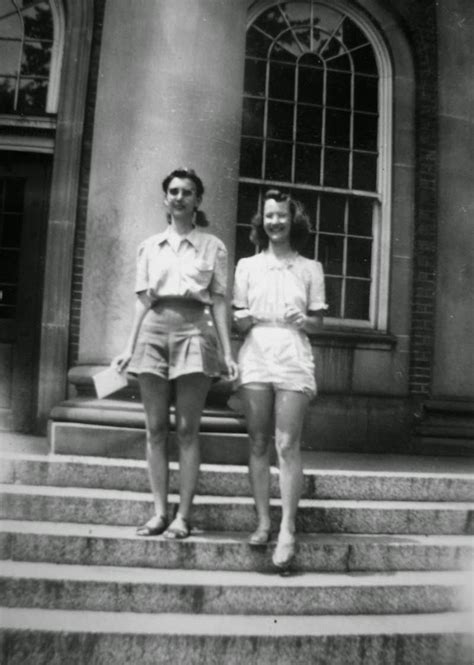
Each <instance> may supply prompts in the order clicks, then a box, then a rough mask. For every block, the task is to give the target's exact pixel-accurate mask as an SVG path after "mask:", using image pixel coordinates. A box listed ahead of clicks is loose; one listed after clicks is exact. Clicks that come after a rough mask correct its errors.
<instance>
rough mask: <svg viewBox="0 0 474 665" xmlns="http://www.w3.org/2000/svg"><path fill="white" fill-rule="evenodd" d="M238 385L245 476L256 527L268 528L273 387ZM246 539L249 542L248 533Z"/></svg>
mask: <svg viewBox="0 0 474 665" xmlns="http://www.w3.org/2000/svg"><path fill="white" fill-rule="evenodd" d="M258 385H259V387H258V388H250V387H248V388H246V387H245V386H243V387H242V388H241V394H242V398H243V403H244V410H245V418H246V421H247V432H248V435H249V446H250V451H249V476H250V485H251V488H252V493H253V497H254V501H255V508H256V511H257V519H258V524H257V531H256V532H255V535H256V534H257V532H258V531H260V530H261V531H262V532H263V533H265V531H267V532H268V533H269V530H270V441H271V437H272V434H273V401H274V395H273V389H272V388H271V386H270V385H268V386H266V385H265V384H258ZM250 542H251V543H252V537H251V540H250Z"/></svg>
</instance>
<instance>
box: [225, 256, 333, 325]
mask: <svg viewBox="0 0 474 665" xmlns="http://www.w3.org/2000/svg"><path fill="white" fill-rule="evenodd" d="M325 300H326V299H325V289H324V273H323V269H322V266H321V264H320V263H319V262H317V261H312V260H311V259H307V258H305V257H303V256H301V255H300V254H297V253H296V252H295V254H294V255H293V256H291V257H289V258H288V259H285V260H283V261H280V260H277V259H276V258H275V257H273V256H272V255H271V254H269V253H268V252H266V251H264V252H261V253H260V254H257V255H255V256H251V257H249V258H245V259H241V260H240V261H239V263H238V264H237V268H236V271H235V282H234V298H233V305H234V307H236V308H245V309H248V310H249V311H250V314H251V315H252V316H253V317H254V318H256V319H258V320H260V321H274V322H278V321H283V320H284V315H285V310H286V309H287V308H288V307H289V306H293V307H297V308H298V309H300V310H301V311H302V312H304V313H306V312H307V311H309V310H314V311H316V310H320V309H327V305H326V301H325Z"/></svg>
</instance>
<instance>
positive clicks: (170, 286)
mask: <svg viewBox="0 0 474 665" xmlns="http://www.w3.org/2000/svg"><path fill="white" fill-rule="evenodd" d="M173 240H175V238H174V239H173ZM226 289H227V249H226V247H225V245H224V243H223V242H222V241H221V240H219V238H217V237H216V236H214V235H212V234H211V233H207V232H204V231H201V230H200V229H197V228H194V229H193V230H192V231H191V232H190V233H188V234H187V235H186V236H183V237H182V238H181V242H179V245H178V246H176V244H175V242H171V238H170V229H169V228H168V229H166V231H164V232H163V233H158V234H157V235H154V236H151V238H148V239H147V240H145V241H144V242H143V243H141V245H140V246H139V248H138V256H137V276H136V281H135V292H136V293H140V292H142V291H146V293H147V295H148V296H149V297H150V298H151V299H152V300H155V299H157V298H160V297H161V298H163V297H170V296H171V297H172V296H176V297H184V298H190V299H192V300H197V301H199V302H203V303H205V304H212V297H213V295H225V293H226Z"/></svg>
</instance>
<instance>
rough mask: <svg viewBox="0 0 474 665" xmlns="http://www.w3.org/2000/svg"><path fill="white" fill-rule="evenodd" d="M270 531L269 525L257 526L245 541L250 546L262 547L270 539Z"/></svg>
mask: <svg viewBox="0 0 474 665" xmlns="http://www.w3.org/2000/svg"><path fill="white" fill-rule="evenodd" d="M270 533H271V530H270V527H268V529H266V528H264V527H259V528H258V529H256V530H255V531H254V532H253V533H252V534H251V535H250V536H249V539H248V541H247V543H248V544H249V545H250V547H262V546H263V545H266V544H267V543H268V541H269V540H270Z"/></svg>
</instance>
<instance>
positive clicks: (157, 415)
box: [138, 374, 170, 524]
mask: <svg viewBox="0 0 474 665" xmlns="http://www.w3.org/2000/svg"><path fill="white" fill-rule="evenodd" d="M138 383H139V385H140V393H141V397H142V401H143V406H144V409H145V418H146V435H147V436H146V456H147V461H148V473H149V476H150V485H151V491H152V493H153V500H154V502H155V517H156V518H160V517H164V516H166V514H167V498H168V427H169V426H168V418H169V416H168V413H169V399H170V386H169V383H168V381H167V380H166V379H163V378H161V377H159V376H156V375H154V374H140V375H139V376H138ZM155 521H156V520H155ZM152 523H153V519H152V520H150V524H152Z"/></svg>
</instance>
